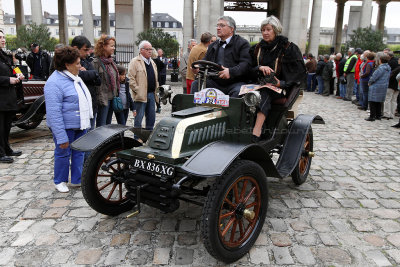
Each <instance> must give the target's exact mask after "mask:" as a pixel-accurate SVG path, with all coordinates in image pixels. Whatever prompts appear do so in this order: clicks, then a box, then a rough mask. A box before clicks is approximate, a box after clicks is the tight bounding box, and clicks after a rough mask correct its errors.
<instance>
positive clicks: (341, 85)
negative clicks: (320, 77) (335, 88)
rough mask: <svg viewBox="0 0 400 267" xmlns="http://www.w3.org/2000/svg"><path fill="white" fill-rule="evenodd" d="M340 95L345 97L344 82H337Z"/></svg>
mask: <svg viewBox="0 0 400 267" xmlns="http://www.w3.org/2000/svg"><path fill="white" fill-rule="evenodd" d="M339 90H340V96H341V97H343V98H344V97H346V84H343V83H339Z"/></svg>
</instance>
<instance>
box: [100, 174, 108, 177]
mask: <svg viewBox="0 0 400 267" xmlns="http://www.w3.org/2000/svg"><path fill="white" fill-rule="evenodd" d="M97 176H98V177H111V174H98V175H97Z"/></svg>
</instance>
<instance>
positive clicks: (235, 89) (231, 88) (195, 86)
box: [190, 79, 246, 97]
mask: <svg viewBox="0 0 400 267" xmlns="http://www.w3.org/2000/svg"><path fill="white" fill-rule="evenodd" d="M244 84H246V83H244V82H237V83H233V84H229V85H220V84H218V83H216V82H215V81H213V80H211V79H208V80H207V83H206V88H216V89H218V90H221V91H222V92H223V93H224V94H226V95H229V96H230V97H239V93H240V87H242V85H244ZM198 90H199V80H195V81H194V82H193V83H192V88H191V91H190V93H191V94H194V93H195V92H197V91H198Z"/></svg>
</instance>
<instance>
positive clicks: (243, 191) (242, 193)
mask: <svg viewBox="0 0 400 267" xmlns="http://www.w3.org/2000/svg"><path fill="white" fill-rule="evenodd" d="M247 182H248V180H245V181H244V183H243V188H242V192H241V193H240V201H243V197H244V193H246V187H247Z"/></svg>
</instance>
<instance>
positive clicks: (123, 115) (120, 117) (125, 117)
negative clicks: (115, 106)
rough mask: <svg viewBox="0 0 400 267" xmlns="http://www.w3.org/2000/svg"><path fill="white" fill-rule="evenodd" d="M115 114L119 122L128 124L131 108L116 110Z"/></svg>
mask: <svg viewBox="0 0 400 267" xmlns="http://www.w3.org/2000/svg"><path fill="white" fill-rule="evenodd" d="M114 114H115V118H116V119H117V123H118V124H122V125H126V121H127V120H128V116H129V108H127V109H124V110H123V111H121V112H114Z"/></svg>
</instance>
